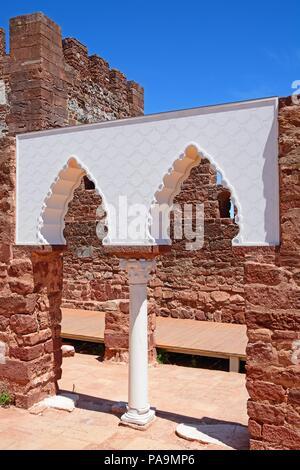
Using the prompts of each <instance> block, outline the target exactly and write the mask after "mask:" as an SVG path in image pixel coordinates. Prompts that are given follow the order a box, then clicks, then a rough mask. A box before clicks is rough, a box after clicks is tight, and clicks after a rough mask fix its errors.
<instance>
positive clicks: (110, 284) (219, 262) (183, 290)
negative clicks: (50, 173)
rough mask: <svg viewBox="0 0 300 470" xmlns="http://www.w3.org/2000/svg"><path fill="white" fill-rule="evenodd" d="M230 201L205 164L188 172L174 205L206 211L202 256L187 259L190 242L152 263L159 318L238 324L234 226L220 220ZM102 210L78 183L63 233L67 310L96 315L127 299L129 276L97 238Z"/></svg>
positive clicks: (240, 258) (239, 256) (240, 300)
mask: <svg viewBox="0 0 300 470" xmlns="http://www.w3.org/2000/svg"><path fill="white" fill-rule="evenodd" d="M229 197H230V193H229V192H228V190H227V189H225V188H223V187H222V186H221V185H218V184H217V182H216V173H215V171H214V170H213V169H212V167H211V165H210V164H209V162H208V161H207V160H203V161H202V162H201V163H200V165H199V166H198V167H196V168H193V169H192V171H191V174H190V176H189V177H188V179H187V180H186V181H185V182H184V183H183V185H182V189H181V192H180V193H179V195H178V196H177V197H176V198H175V200H174V202H175V203H176V204H178V205H181V206H182V207H183V205H184V203H192V204H197V203H203V204H204V215H205V243H204V247H203V248H202V249H198V250H195V251H187V250H186V242H187V241H188V240H186V239H183V240H180V241H176V240H173V245H172V250H171V253H170V254H169V255H168V256H163V257H161V258H160V259H158V260H157V270H156V276H155V278H154V279H153V280H151V281H150V283H149V296H150V298H153V303H154V304H155V306H156V312H157V314H158V315H162V316H172V317H174V318H190V319H197V320H214V321H223V322H233V323H244V321H245V319H244V308H245V307H244V303H245V302H244V282H243V276H244V251H243V250H241V249H239V248H233V247H232V243H231V242H232V239H233V238H234V236H235V235H236V234H237V233H238V226H237V224H236V223H235V222H234V220H233V219H231V218H230V217H228V215H229V214H228V208H227V209H226V208H225V212H227V214H226V213H225V214H224V208H223V205H224V201H225V202H226V201H227V202H228V201H229ZM101 202H102V201H101V198H100V196H98V195H97V194H96V193H95V190H94V189H85V185H84V181H82V183H81V185H80V187H79V188H78V189H77V190H76V191H75V194H74V198H73V200H72V201H71V203H70V205H69V210H68V213H67V215H66V217H65V231H64V234H65V237H66V240H67V242H68V248H69V250H68V252H67V253H66V255H65V258H64V293H63V297H64V305H65V306H69V307H75V308H76V307H78V308H88V309H96V310H99V309H100V308H102V305H103V304H102V303H103V302H105V301H108V300H114V299H126V298H128V285H127V276H126V275H125V274H124V273H123V272H122V271H120V270H119V268H118V264H119V263H118V259H117V258H114V257H111V256H109V255H108V254H107V253H106V252H105V251H104V250H103V249H102V245H101V242H100V241H99V239H98V238H97V236H96V225H97V224H99V223H100V225H101V231H102V233H104V220H105V212H104V208H103V207H102V206H101ZM222 204H223V205H222ZM97 208H98V211H97ZM220 210H221V213H220ZM221 215H227V217H221ZM98 227H99V225H98ZM171 233H172V232H171Z"/></svg>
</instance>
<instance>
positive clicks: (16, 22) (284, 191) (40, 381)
mask: <svg viewBox="0 0 300 470" xmlns="http://www.w3.org/2000/svg"><path fill="white" fill-rule="evenodd" d="M140 114H143V89H142V88H141V87H140V86H139V85H138V84H136V83H135V82H131V81H127V79H126V78H125V77H124V75H123V74H122V73H121V72H119V71H116V70H111V69H110V68H109V66H108V64H107V62H105V60H103V59H102V58H100V57H98V56H96V55H94V56H89V55H88V51H87V49H86V47H85V46H84V45H82V44H81V43H79V42H78V41H77V40H76V39H74V38H67V39H64V40H63V41H62V38H61V31H60V28H59V27H58V26H57V25H56V24H55V23H54V22H53V21H51V20H50V19H49V18H47V17H45V16H44V15H43V14H41V13H37V14H32V15H26V16H22V17H17V18H13V19H12V20H11V22H10V47H9V53H7V52H6V47H5V32H4V31H3V30H0V226H1V231H0V388H3V387H4V388H7V389H8V390H9V392H10V393H11V394H12V396H13V397H14V399H15V403H16V404H17V405H18V406H22V407H29V406H31V405H32V404H33V403H35V402H36V401H38V400H39V399H41V398H42V397H43V396H45V395H47V394H53V393H55V391H56V390H57V380H58V378H59V377H60V374H61V349H60V345H61V341H60V321H61V310H60V306H61V301H62V297H63V304H64V305H68V306H74V307H82V308H88V309H97V310H104V311H105V312H106V328H105V344H106V351H105V355H106V359H109V360H126V359H127V356H128V337H127V331H128V285H127V279H126V276H125V274H124V273H123V272H122V271H120V270H119V267H118V259H117V258H115V257H113V256H111V255H109V254H108V253H107V252H105V251H104V250H103V248H102V245H101V241H100V240H99V239H98V238H97V237H96V232H95V229H96V224H98V233H100V232H102V233H104V230H105V223H104V220H105V208H103V207H102V205H101V198H100V196H98V195H97V194H95V191H94V189H93V188H92V185H91V183H90V182H89V181H88V180H87V179H86V178H85V179H83V180H82V182H81V185H80V187H79V188H78V189H77V190H76V191H75V194H74V198H73V201H72V202H71V204H70V206H69V210H68V213H67V216H66V218H65V224H66V225H65V237H66V239H67V241H68V248H67V249H65V248H63V247H55V248H54V247H52V248H51V247H47V248H38V247H30V248H28V247H27V248H26V247H16V246H15V245H14V226H15V211H14V204H15V134H16V133H17V132H26V131H32V130H39V129H47V128H51V127H61V126H65V125H68V124H79V123H87V122H95V121H99V120H102V119H118V118H122V117H125V116H136V115H140ZM279 132H280V134H279V172H280V220H281V245H280V246H279V247H260V248H256V247H251V248H246V247H245V248H242V247H232V244H231V241H232V239H233V237H234V236H235V235H236V233H237V232H238V226H237V225H236V223H235V222H234V219H232V218H230V217H229V214H228V209H229V203H230V194H229V193H228V191H227V190H226V188H223V187H222V186H220V185H218V184H217V181H216V174H215V172H214V171H213V170H212V167H211V166H210V164H209V162H208V161H207V160H203V161H202V162H201V163H200V165H199V166H198V167H197V168H194V169H193V170H192V171H191V174H190V176H189V177H188V179H187V180H186V181H185V182H184V184H183V185H182V189H181V192H180V193H179V194H178V196H177V197H176V200H175V202H177V203H179V204H183V203H184V202H190V203H191V202H204V207H205V243H204V247H203V248H202V249H201V250H197V251H186V249H185V242H186V240H181V241H176V240H175V241H174V243H173V245H172V249H171V252H170V253H169V254H168V255H165V256H163V257H161V258H158V260H157V273H156V276H154V277H153V278H152V280H151V281H150V283H149V299H150V301H149V312H150V313H149V357H150V359H153V358H154V356H155V350H154V340H153V333H154V328H155V317H156V315H165V316H167V315H169V316H172V317H180V318H193V319H198V320H212V321H223V322H234V323H246V324H247V330H248V338H249V344H248V348H247V377H246V379H247V388H248V391H249V396H250V398H249V402H248V414H249V431H250V435H251V448H253V449H295V448H298V449H299V448H300V312H299V303H300V289H299V279H300V275H299V265H300V260H299V256H300V254H299V249H300V189H299V188H300V185H299V167H300V162H299V160H300V106H299V105H296V104H293V103H292V101H291V99H290V98H286V99H281V100H280V110H279ZM63 259H64V267H63Z"/></svg>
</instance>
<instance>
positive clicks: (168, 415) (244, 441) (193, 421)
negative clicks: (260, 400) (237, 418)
mask: <svg viewBox="0 0 300 470" xmlns="http://www.w3.org/2000/svg"><path fill="white" fill-rule="evenodd" d="M60 391H61V392H62V393H63V392H68V393H69V392H70V391H69V390H60ZM75 393H76V394H77V395H78V396H79V400H78V402H77V405H76V408H79V409H82V410H88V411H98V412H100V413H108V414H115V415H116V416H118V417H120V416H121V414H122V411H121V410H120V411H119V412H118V411H117V412H113V411H112V407H114V408H115V409H118V405H119V403H118V402H116V401H114V400H108V399H106V398H99V397H94V396H91V395H86V394H83V393H78V392H76V390H75ZM155 413H156V416H157V417H158V418H161V419H164V420H167V421H172V422H174V423H176V424H181V423H185V424H189V425H192V426H199V425H201V424H206V425H226V426H225V427H224V426H215V427H214V428H212V430H211V432H210V431H209V432H207V431H205V432H206V434H208V435H210V437H213V438H215V439H218V440H220V441H221V442H223V443H224V444H226V445H227V446H229V447H232V448H233V449H236V450H247V449H249V434H248V428H247V426H244V425H242V424H240V423H236V422H232V421H222V420H218V419H214V418H210V417H207V416H204V417H202V418H201V419H199V418H198V419H197V418H195V417H193V416H187V415H182V414H177V413H172V412H170V411H164V410H160V409H156V411H155Z"/></svg>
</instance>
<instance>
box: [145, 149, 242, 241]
mask: <svg viewBox="0 0 300 470" xmlns="http://www.w3.org/2000/svg"><path fill="white" fill-rule="evenodd" d="M203 160H207V162H208V163H209V165H210V167H211V169H212V171H213V172H214V173H215V175H216V185H217V187H218V196H217V201H218V206H219V216H220V218H231V219H234V222H235V223H236V224H237V225H238V226H239V233H240V228H241V220H242V218H241V209H240V205H239V203H238V200H237V197H236V194H235V190H234V188H233V186H232V185H231V184H230V183H229V181H228V180H227V178H226V176H225V174H224V171H223V170H222V169H221V168H220V167H219V166H218V164H217V163H216V162H215V160H214V159H213V158H212V157H211V156H210V155H208V154H207V152H205V151H204V150H200V148H199V147H198V145H196V144H194V143H191V144H189V145H188V146H187V147H186V148H185V150H184V152H182V153H181V154H180V156H179V157H178V158H177V159H176V160H175V161H174V163H173V165H172V167H170V168H169V169H168V171H167V173H166V174H165V175H164V177H163V180H162V183H161V184H160V186H159V188H158V190H157V191H156V193H155V195H154V199H153V201H152V207H151V210H150V217H149V231H150V233H151V234H152V233H156V234H157V233H159V234H160V237H159V238H160V239H159V243H162V244H171V243H172V241H171V237H170V233H169V229H168V230H166V228H165V227H163V224H164V223H165V222H163V221H166V219H167V218H168V217H169V215H170V212H171V210H172V205H173V201H174V199H175V198H176V196H177V195H178V194H179V193H180V191H181V188H182V185H183V183H184V182H185V181H186V180H187V179H188V177H189V175H190V173H191V171H192V169H193V168H195V167H197V166H198V165H199V164H200V162H201V161H203ZM199 189H201V188H199ZM157 212H159V213H160V216H159V217H157V215H156V214H157ZM158 225H159V227H158ZM239 233H238V234H237V235H236V236H235V237H234V238H233V239H232V244H233V245H237V244H240V242H241V239H240V235H239ZM162 234H163V236H161V235H162ZM166 235H167V236H166Z"/></svg>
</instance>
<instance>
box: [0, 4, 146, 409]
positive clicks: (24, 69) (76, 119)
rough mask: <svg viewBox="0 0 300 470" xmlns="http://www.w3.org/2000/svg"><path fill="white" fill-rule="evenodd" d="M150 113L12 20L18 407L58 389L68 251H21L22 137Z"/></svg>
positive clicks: (139, 92) (103, 70)
mask: <svg viewBox="0 0 300 470" xmlns="http://www.w3.org/2000/svg"><path fill="white" fill-rule="evenodd" d="M104 75H105V77H106V78H105V80H104V81H103V80H102V79H103V77H104ZM142 112H143V89H142V88H141V87H140V86H139V85H137V84H136V83H134V82H128V81H127V80H126V79H125V77H124V76H123V75H122V74H121V73H120V72H118V71H114V70H110V69H109V67H108V64H107V63H106V62H105V61H103V60H102V59H100V58H99V57H96V56H93V57H88V55H87V50H86V48H85V47H84V46H82V45H81V44H80V43H79V42H78V41H76V40H75V39H66V40H64V42H63V43H62V37H61V30H60V28H59V26H57V25H56V24H55V23H54V22H53V21H51V20H50V19H49V18H47V17H46V16H44V15H43V14H41V13H36V14H32V15H25V16H21V17H17V18H13V19H12V20H11V21H10V48H9V53H8V54H6V47H5V32H4V31H3V30H0V227H1V231H0V389H2V388H7V389H8V391H9V392H10V394H11V395H12V397H13V398H14V400H15V403H16V404H17V405H18V406H22V407H29V406H31V405H32V404H33V403H34V402H36V401H38V400H39V399H41V398H42V397H43V396H45V395H48V394H54V393H55V391H56V389H57V380H58V379H59V378H60V374H61V349H60V345H61V339H60V332H61V329H60V322H61V309H60V305H61V294H62V275H63V268H62V256H63V251H64V249H63V248H62V247H56V248H55V249H52V248H50V247H48V248H38V247H31V248H30V249H29V248H26V247H16V246H14V233H15V230H14V226H15V212H14V200H15V134H16V133H17V132H27V131H33V130H40V129H47V128H51V127H61V126H65V125H68V124H77V123H80V122H91V121H94V120H100V119H105V118H110V119H116V118H120V117H124V116H134V115H137V114H141V113H142ZM83 114H84V117H83Z"/></svg>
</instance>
